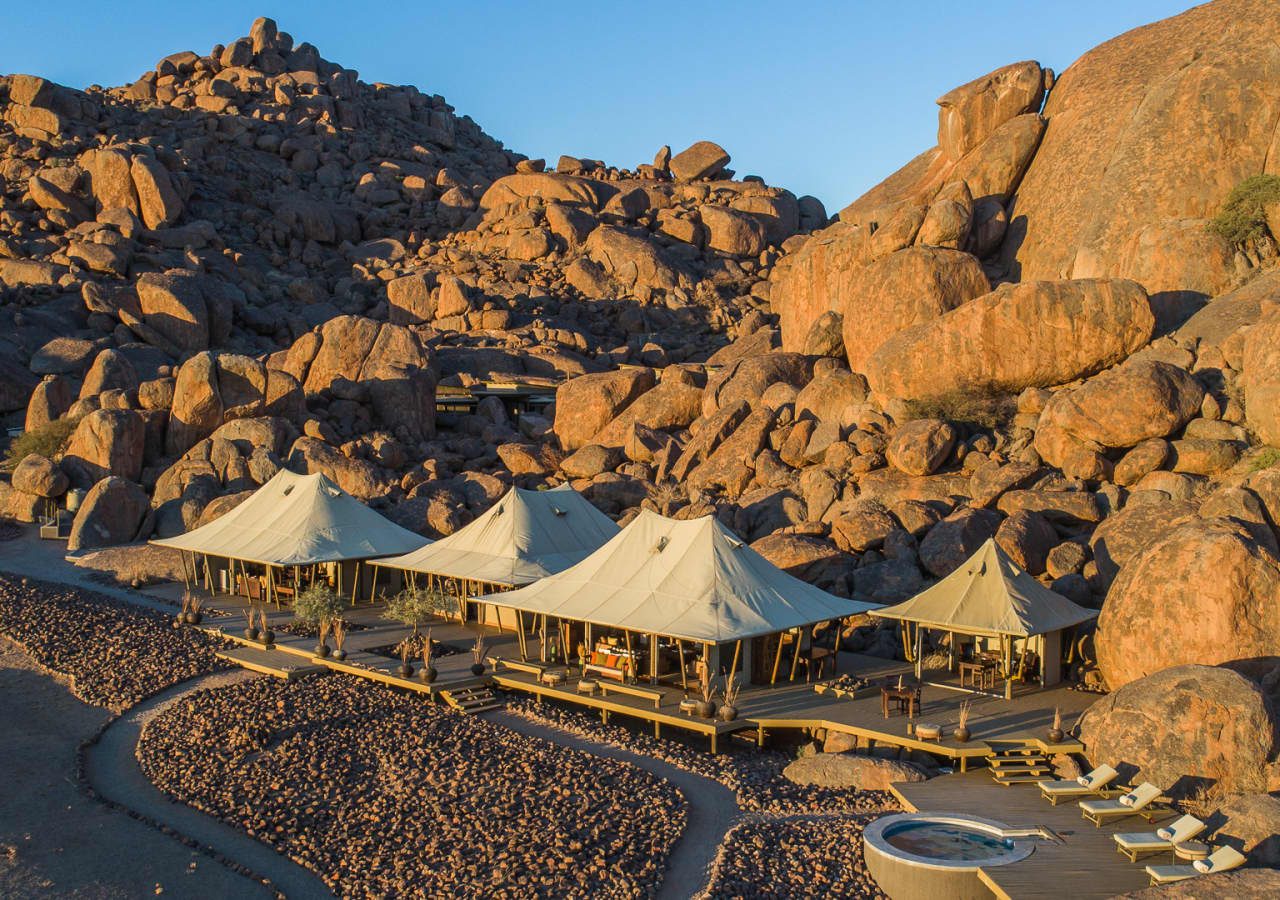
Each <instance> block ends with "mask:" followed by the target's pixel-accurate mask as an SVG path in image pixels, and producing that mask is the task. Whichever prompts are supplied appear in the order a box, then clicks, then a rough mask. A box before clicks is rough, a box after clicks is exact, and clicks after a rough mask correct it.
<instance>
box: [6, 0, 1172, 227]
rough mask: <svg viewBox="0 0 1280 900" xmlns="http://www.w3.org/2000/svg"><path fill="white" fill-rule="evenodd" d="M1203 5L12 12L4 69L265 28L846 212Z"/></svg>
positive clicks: (1098, 0)
mask: <svg viewBox="0 0 1280 900" xmlns="http://www.w3.org/2000/svg"><path fill="white" fill-rule="evenodd" d="M1193 5H1195V4H1194V3H1191V2H1188V0H1071V2H1060V0H1055V2H1041V0H985V2H982V3H973V2H954V0H952V2H947V0H898V2H892V3H884V2H866V0H847V2H790V3H787V2H777V0H773V2H757V0H741V2H718V3H709V2H695V0H685V2H683V3H680V2H676V3H665V4H652V3H646V4H622V3H616V2H609V0H606V2H605V3H599V4H594V3H582V2H573V3H565V2H561V0H543V2H540V3H528V2H523V3H515V2H507V3H502V2H493V0H456V2H453V3H381V2H376V0H375V2H367V3H360V2H355V3H352V2H350V0H347V2H328V0H317V2H309V3H303V2H276V3H273V4H265V3H262V2H258V3H245V2H239V0H226V2H219V3H199V4H196V3H187V2H177V3H175V2H173V0H168V2H131V0H124V2H120V3H104V2H102V0H94V2H84V0H66V2H62V3H58V4H56V6H50V5H47V4H43V3H18V2H15V3H10V4H7V5H6V6H7V8H6V10H5V14H4V20H5V27H4V29H3V30H0V68H2V69H3V70H5V71H8V72H28V73H34V74H39V75H44V76H46V77H48V78H52V79H54V80H56V81H59V82H61V83H63V84H69V85H72V86H75V87H83V86H85V85H88V84H95V83H96V84H103V85H118V84H124V83H127V82H129V81H132V80H133V79H135V78H136V77H137V76H138V75H139V74H140V73H141V72H143V71H145V70H146V69H148V68H150V67H151V66H153V65H154V64H155V62H156V60H158V59H159V58H160V57H162V56H165V55H167V54H168V53H171V52H174V51H177V50H187V49H191V50H196V51H198V52H202V53H205V52H208V50H209V48H210V47H211V46H213V45H214V44H215V43H226V42H228V41H230V40H232V39H234V38H236V37H239V36H240V35H243V34H246V33H248V29H249V24H250V23H251V22H252V20H253V19H254V18H255V17H256V16H258V15H264V14H265V15H270V16H272V17H273V18H275V19H276V20H277V21H278V22H279V24H280V27H281V29H283V30H285V31H288V32H289V33H290V34H292V35H293V37H294V40H295V41H303V40H306V41H310V42H311V43H313V44H315V45H316V46H317V47H319V49H320V52H321V53H322V54H323V55H324V56H325V57H326V58H327V59H331V60H333V61H335V62H338V63H341V64H343V65H345V66H347V67H349V68H354V69H357V70H359V72H360V76H361V78H363V79H364V80H366V81H384V82H392V83H402V84H414V85H417V86H418V87H419V88H421V89H423V90H425V91H427V92H430V93H437V94H443V95H444V96H445V97H446V98H447V99H448V100H449V102H450V103H452V104H453V105H454V107H455V108H457V110H458V111H459V112H460V113H465V114H468V115H470V116H471V117H472V118H474V119H475V120H476V121H477V122H479V123H480V125H481V126H482V127H483V128H484V129H485V130H486V131H487V132H488V133H489V134H491V135H493V136H494V137H496V138H498V139H499V140H501V141H503V142H504V143H505V145H506V146H508V147H510V148H513V149H515V150H517V151H519V152H521V153H526V154H528V155H530V156H545V157H547V158H548V159H549V160H550V161H551V162H553V163H554V161H555V158H556V157H557V156H558V155H559V154H561V153H569V154H572V155H575V156H586V157H592V158H597V159H603V160H605V161H606V162H609V163H612V164H620V165H628V166H631V165H635V164H636V163H641V162H649V161H651V159H652V157H653V154H654V152H655V151H656V150H657V149H658V147H660V146H661V145H662V144H664V143H669V144H671V145H672V147H673V148H675V149H676V150H677V151H678V150H679V149H681V147H682V146H685V145H687V144H689V143H691V142H693V141H695V140H698V139H700V138H710V139H712V140H715V141H718V142H719V143H721V144H723V145H724V147H725V148H726V149H727V150H728V151H729V152H730V154H732V156H733V163H732V164H731V165H732V166H733V168H734V169H736V170H737V172H738V173H739V175H743V174H748V173H754V174H758V175H761V176H763V177H764V178H765V179H766V180H767V181H768V182H770V183H771V184H777V185H782V186H784V187H788V188H790V189H792V190H793V191H795V192H796V193H797V194H805V193H809V194H814V195H816V196H818V197H819V198H821V199H822V200H823V202H824V203H826V205H827V207H828V210H829V211H835V210H838V209H839V208H840V207H842V206H844V205H845V204H847V203H848V202H850V201H851V200H853V199H854V198H855V197H856V196H858V195H859V194H860V193H862V192H863V191H864V190H866V189H867V188H869V187H871V186H872V185H874V184H875V183H876V182H878V181H879V180H880V179H881V178H883V177H884V176H885V175H887V174H889V173H890V172H892V171H893V170H894V169H896V168H897V167H898V166H900V165H901V164H903V163H904V162H906V161H907V160H908V159H910V158H911V157H912V156H914V155H915V154H916V153H918V152H920V151H921V150H923V149H925V148H927V147H929V146H932V145H933V143H934V141H935V134H936V128H937V114H936V110H937V108H936V107H935V106H934V102H933V101H934V100H935V99H936V98H937V97H938V96H939V95H941V94H943V93H945V92H946V91H948V90H950V89H951V88H952V87H955V86H956V85H959V84H963V83H964V82H966V81H969V80H971V79H973V78H976V77H977V76H979V75H982V74H984V73H985V72H988V71H990V70H991V69H994V68H997V67H998V66H1001V65H1004V64H1005V63H1009V62H1014V61H1017V60H1021V59H1028V58H1030V59H1037V60H1039V61H1040V62H1041V63H1042V64H1043V65H1046V66H1050V67H1052V68H1053V69H1055V70H1056V71H1059V72H1061V71H1062V70H1063V69H1065V68H1066V67H1067V66H1068V65H1069V64H1070V63H1071V61H1072V60H1074V59H1075V58H1076V57H1077V56H1079V55H1080V54H1081V53H1083V52H1084V51H1085V50H1087V49H1089V48H1090V47H1092V46H1094V45H1096V44H1098V43H1100V42H1102V41H1103V40H1106V39H1107V38H1109V37H1112V36H1114V35H1117V34H1119V33H1121V32H1123V31H1126V30H1128V29H1129V28H1132V27H1135V26H1137V25H1141V24H1144V23H1146V22H1150V21H1154V20H1156V19H1160V18H1164V17H1165V16H1169V15H1173V14H1176V13H1178V12H1181V11H1183V10H1185V9H1188V8H1190V7H1191V6H1193Z"/></svg>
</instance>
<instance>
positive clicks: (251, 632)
mask: <svg viewBox="0 0 1280 900" xmlns="http://www.w3.org/2000/svg"><path fill="white" fill-rule="evenodd" d="M244 636H245V637H247V638H248V639H249V640H251V641H256V640H257V639H258V629H256V628H246V629H245V630H244Z"/></svg>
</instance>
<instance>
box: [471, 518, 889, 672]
mask: <svg viewBox="0 0 1280 900" xmlns="http://www.w3.org/2000/svg"><path fill="white" fill-rule="evenodd" d="M482 599H484V600H486V601H490V602H494V603H498V604H501V605H503V606H507V607H511V608H512V609H516V610H518V611H520V612H522V613H533V614H535V615H541V616H547V617H551V618H554V619H558V620H561V621H572V622H581V623H586V624H588V625H593V626H602V627H605V628H616V629H621V630H624V631H626V632H635V633H638V634H642V635H655V636H661V637H666V638H674V639H677V640H680V641H689V642H692V643H694V644H701V645H703V646H704V647H711V646H717V645H722V644H729V643H734V644H738V642H741V641H749V640H750V639H753V638H758V637H763V636H766V635H771V634H777V633H780V632H785V631H789V630H791V629H796V628H801V627H804V626H808V625H814V624H817V623H820V622H828V621H831V620H835V619H843V618H846V617H848V616H853V615H857V614H858V613H862V612H866V611H867V610H869V609H872V608H874V607H875V604H870V603H860V602H856V601H853V600H845V599H843V598H840V597H837V596H835V595H834V594H829V593H827V592H826V591H823V590H820V589H819V588H816V587H814V586H813V585H811V584H808V583H806V582H804V581H801V580H800V579H798V578H795V577H793V576H791V575H788V574H787V573H786V572H784V571H782V570H781V569H779V568H778V567H777V566H775V565H773V564H772V563H771V562H769V561H768V560H767V559H765V558H764V557H763V556H761V555H760V554H759V553H757V552H756V551H755V550H752V549H751V548H750V547H749V546H747V545H746V544H745V543H744V542H743V541H742V540H740V539H739V538H738V537H736V536H735V535H734V534H733V533H732V532H731V531H729V529H727V528H725V527H724V525H722V524H721V523H720V522H719V521H718V520H717V519H716V518H715V517H714V516H704V517H702V518H700V519H692V520H688V521H678V520H676V519H668V518H666V517H664V516H660V515H658V514H657V513H654V512H651V511H649V510H643V511H641V513H640V514H639V515H638V516H636V518H635V519H634V520H633V521H632V522H631V523H630V524H629V525H627V527H626V528H624V529H623V530H622V531H621V532H620V533H619V534H618V535H616V536H615V537H614V538H613V539H612V540H611V541H609V542H608V543H607V544H605V545H604V546H602V547H601V548H600V549H598V550H597V551H596V552H595V553H592V554H591V555H590V556H588V557H587V558H586V559H584V560H583V561H582V562H579V563H578V564H577V565H574V566H571V567H569V568H567V569H565V570H564V571H563V572H560V573H558V574H555V575H550V576H548V577H546V578H543V579H542V580H540V581H538V582H535V583H534V584H531V585H529V586H528V587H524V588H520V589H519V590H515V591H510V592H507V593H504V594H501V595H495V596H490V597H485V598H482ZM797 646H798V645H797ZM736 654H737V648H735V656H736Z"/></svg>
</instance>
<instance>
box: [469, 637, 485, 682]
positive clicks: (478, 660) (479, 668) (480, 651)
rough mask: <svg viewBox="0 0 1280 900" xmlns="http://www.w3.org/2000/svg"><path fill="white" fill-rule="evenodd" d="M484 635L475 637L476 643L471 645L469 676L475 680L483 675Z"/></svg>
mask: <svg viewBox="0 0 1280 900" xmlns="http://www.w3.org/2000/svg"><path fill="white" fill-rule="evenodd" d="M484 654H485V644H484V635H483V634H481V635H477V636H476V642H475V643H474V644H472V645H471V674H472V675H475V676H476V677H477V678H478V677H480V676H481V675H483V674H484Z"/></svg>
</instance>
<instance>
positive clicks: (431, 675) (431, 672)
mask: <svg viewBox="0 0 1280 900" xmlns="http://www.w3.org/2000/svg"><path fill="white" fill-rule="evenodd" d="M433 661H434V648H433V647H432V646H431V629H430V628H428V629H427V633H426V634H425V635H424V636H423V640H422V680H423V681H425V682H426V683H427V684H430V683H431V682H433V681H435V680H436V676H437V675H438V674H439V673H438V672H437V671H436V667H435V666H433V665H431V663H432V662H433Z"/></svg>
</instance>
